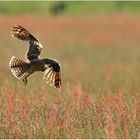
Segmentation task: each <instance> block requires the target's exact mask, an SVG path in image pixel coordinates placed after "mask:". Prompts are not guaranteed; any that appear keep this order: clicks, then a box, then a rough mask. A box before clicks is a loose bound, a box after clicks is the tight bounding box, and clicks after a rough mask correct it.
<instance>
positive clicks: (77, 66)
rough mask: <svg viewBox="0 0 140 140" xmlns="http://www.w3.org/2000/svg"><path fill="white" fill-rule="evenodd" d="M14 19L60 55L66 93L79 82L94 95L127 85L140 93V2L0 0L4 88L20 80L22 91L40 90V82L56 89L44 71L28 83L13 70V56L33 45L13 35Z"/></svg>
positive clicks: (0, 62)
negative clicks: (23, 83) (15, 74)
mask: <svg viewBox="0 0 140 140" xmlns="http://www.w3.org/2000/svg"><path fill="white" fill-rule="evenodd" d="M14 24H19V25H21V26H24V27H26V28H27V29H28V30H30V31H31V33H32V34H33V35H35V36H36V37H37V38H38V39H39V40H40V42H41V43H42V45H43V46H44V48H43V51H42V54H41V57H53V58H55V59H57V60H58V61H60V63H61V65H62V79H63V91H64V92H63V93H66V92H68V89H69V90H70V91H71V89H72V88H73V87H74V86H75V84H77V82H79V83H80V85H81V88H82V91H83V92H88V93H90V94H91V95H94V96H99V95H103V94H106V93H110V92H111V93H115V92H117V91H118V90H121V91H122V92H123V93H129V94H131V95H132V96H135V97H139V92H140V88H139V83H140V39H139V37H140V2H123V1H115V2H86V1H84V2H83V1H79V2H78V1H77V2H74V1H73V2H68V1H57V2H0V31H1V34H0V38H1V43H0V56H1V59H0V68H1V73H0V78H1V80H0V84H1V92H2V93H4V92H5V90H6V88H8V89H12V90H13V91H17V87H18V86H19V87H20V89H23V90H20V91H18V92H21V94H25V93H26V92H27V93H29V94H30V93H32V92H35V93H38V91H39V90H40V85H43V86H42V87H43V88H45V90H46V91H51V92H55V89H53V88H51V87H49V86H48V85H46V83H45V82H44V81H43V80H42V75H41V74H40V73H36V74H34V76H31V77H30V78H29V84H28V85H27V86H26V88H25V86H24V85H22V81H19V80H17V79H16V78H14V77H13V76H12V75H11V72H10V71H9V68H8V63H9V60H10V58H11V56H12V55H15V56H18V57H19V58H24V55H25V52H26V49H27V43H26V42H22V41H19V40H16V39H13V38H12V37H11V35H10V28H11V27H12V26H14ZM31 85H33V86H34V85H36V86H34V89H31V88H30V86H31ZM5 87H6V88H5ZM23 91H24V92H23Z"/></svg>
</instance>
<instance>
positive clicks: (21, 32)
mask: <svg viewBox="0 0 140 140" xmlns="http://www.w3.org/2000/svg"><path fill="white" fill-rule="evenodd" d="M11 34H12V36H13V37H15V38H18V39H20V40H23V41H28V42H29V47H28V49H27V53H26V54H25V58H27V59H28V60H30V61H31V60H33V59H38V58H39V55H40V53H41V50H42V48H43V46H42V45H41V43H40V42H39V40H38V39H36V38H35V37H34V36H33V35H32V34H31V33H30V32H29V31H28V30H27V29H25V28H24V27H22V26H20V25H15V26H14V27H12V30H11Z"/></svg>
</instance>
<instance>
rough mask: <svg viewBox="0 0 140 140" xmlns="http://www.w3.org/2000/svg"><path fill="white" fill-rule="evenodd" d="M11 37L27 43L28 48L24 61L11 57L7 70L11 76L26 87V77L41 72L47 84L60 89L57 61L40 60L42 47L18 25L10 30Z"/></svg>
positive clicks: (59, 73)
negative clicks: (8, 69)
mask: <svg viewBox="0 0 140 140" xmlns="http://www.w3.org/2000/svg"><path fill="white" fill-rule="evenodd" d="M11 35H12V37H15V38H17V39H19V40H23V41H27V42H28V43H29V47H28V49H27V52H26V54H25V59H24V60H22V59H19V58H18V57H15V56H12V57H11V59H10V62H9V68H10V70H11V72H12V74H13V75H14V76H15V77H16V78H18V79H21V78H22V81H23V83H24V84H25V85H26V84H27V82H28V77H29V76H30V75H31V74H33V73H34V72H37V71H41V72H43V73H44V76H43V78H44V79H46V82H47V83H50V85H53V86H54V87H55V88H57V89H60V88H61V72H60V68H61V66H60V64H59V62H58V61H57V60H55V59H52V58H40V53H41V51H42V49H43V46H42V45H41V43H40V42H39V40H38V39H36V38H35V37H34V36H33V35H32V34H31V33H30V32H29V31H28V30H27V29H25V28H24V27H22V26H20V25H15V26H14V27H13V28H12V30H11Z"/></svg>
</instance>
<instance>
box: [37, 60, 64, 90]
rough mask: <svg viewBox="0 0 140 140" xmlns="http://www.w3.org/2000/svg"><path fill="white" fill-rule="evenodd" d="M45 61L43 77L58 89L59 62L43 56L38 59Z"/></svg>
mask: <svg viewBox="0 0 140 140" xmlns="http://www.w3.org/2000/svg"><path fill="white" fill-rule="evenodd" d="M40 60H41V61H43V62H44V63H45V67H46V69H45V72H44V79H46V80H47V82H49V83H50V84H51V85H53V86H54V87H56V88H58V89H60V88H61V86H62V84H61V72H60V68H61V66H60V64H59V62H58V61H57V60H55V59H52V58H44V59H40Z"/></svg>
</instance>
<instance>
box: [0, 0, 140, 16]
mask: <svg viewBox="0 0 140 140" xmlns="http://www.w3.org/2000/svg"><path fill="white" fill-rule="evenodd" d="M58 3H60V2H50V1H48V2H37V1H34V2H32V1H31V2H26V1H21V2H20V1H13V2H4V1H3V2H0V13H1V14H7V15H20V14H25V13H26V14H28V13H30V14H35V15H36V14H38V15H50V13H51V12H50V9H51V7H52V6H54V5H56V4H58ZM63 3H64V4H65V7H66V8H65V10H64V13H66V14H76V13H77V14H78V13H79V14H80V13H91V14H92V13H100V12H101V13H106V12H107V13H111V12H118V11H129V12H139V11H140V8H139V5H140V2H122V1H116V2H97V1H95V2H90V1H89V2H85V1H80V2H76V1H75V2H74V1H73V2H72V1H71V2H67V1H64V2H63Z"/></svg>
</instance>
